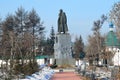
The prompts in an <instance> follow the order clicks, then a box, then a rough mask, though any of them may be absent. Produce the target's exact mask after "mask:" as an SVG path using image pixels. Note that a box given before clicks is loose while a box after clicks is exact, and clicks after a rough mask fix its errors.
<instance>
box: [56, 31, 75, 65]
mask: <svg viewBox="0 0 120 80" xmlns="http://www.w3.org/2000/svg"><path fill="white" fill-rule="evenodd" d="M71 50H72V46H71V36H70V34H69V33H65V34H63V33H58V34H56V37H55V44H54V58H55V59H56V64H57V65H65V64H67V65H73V64H75V63H74V60H73V58H72V51H71Z"/></svg>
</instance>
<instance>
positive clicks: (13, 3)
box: [0, 0, 119, 42]
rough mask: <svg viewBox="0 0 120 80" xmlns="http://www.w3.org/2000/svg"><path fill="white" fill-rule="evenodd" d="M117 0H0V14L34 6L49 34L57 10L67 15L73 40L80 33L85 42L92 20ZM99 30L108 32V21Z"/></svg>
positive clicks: (54, 22) (55, 22) (54, 24)
mask: <svg viewBox="0 0 120 80" xmlns="http://www.w3.org/2000/svg"><path fill="white" fill-rule="evenodd" d="M118 1H119V0H0V8H1V9H0V16H1V18H2V19H3V20H4V18H5V17H6V16H7V14H8V13H10V14H11V13H12V14H14V12H15V11H16V10H17V8H19V7H20V6H22V7H23V8H25V10H28V11H30V10H31V9H32V8H34V9H35V10H36V11H37V13H38V14H39V16H40V17H41V20H42V21H44V26H45V27H46V34H48V35H49V32H50V29H51V26H53V27H54V29H55V31H57V19H58V14H59V10H60V9H63V11H64V12H65V13H66V15H67V20H68V22H67V24H68V28H69V33H70V34H71V36H72V40H74V38H75V36H77V35H82V37H83V40H84V41H85V42H86V41H87V37H88V35H89V34H91V29H92V26H93V21H95V20H98V19H100V17H101V15H102V14H105V15H108V14H109V11H110V10H111V9H112V6H113V4H114V3H116V2H118ZM101 32H102V33H103V34H104V33H106V32H108V22H106V24H105V25H104V26H103V27H102V29H101Z"/></svg>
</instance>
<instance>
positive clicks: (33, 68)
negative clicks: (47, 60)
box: [13, 61, 39, 75]
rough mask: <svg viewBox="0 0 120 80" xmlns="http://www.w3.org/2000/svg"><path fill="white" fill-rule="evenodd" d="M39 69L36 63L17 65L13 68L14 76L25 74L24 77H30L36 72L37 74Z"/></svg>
mask: <svg viewBox="0 0 120 80" xmlns="http://www.w3.org/2000/svg"><path fill="white" fill-rule="evenodd" d="M38 69H39V67H38V64H37V62H36V61H34V62H28V63H26V64H23V65H22V64H16V65H15V66H14V68H13V70H14V74H21V73H22V74H24V75H30V74H32V73H34V72H37V71H38Z"/></svg>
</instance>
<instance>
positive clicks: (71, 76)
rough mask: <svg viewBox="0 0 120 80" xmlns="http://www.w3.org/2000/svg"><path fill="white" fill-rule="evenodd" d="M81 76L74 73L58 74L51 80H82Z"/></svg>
mask: <svg viewBox="0 0 120 80" xmlns="http://www.w3.org/2000/svg"><path fill="white" fill-rule="evenodd" d="M80 78H81V77H80V75H78V74H76V73H74V72H56V73H55V74H54V75H53V77H52V79H51V80H82V79H80Z"/></svg>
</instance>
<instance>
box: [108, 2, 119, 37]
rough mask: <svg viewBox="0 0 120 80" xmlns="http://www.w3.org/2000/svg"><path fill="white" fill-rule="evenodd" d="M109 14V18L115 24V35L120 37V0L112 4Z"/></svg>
mask: <svg viewBox="0 0 120 80" xmlns="http://www.w3.org/2000/svg"><path fill="white" fill-rule="evenodd" d="M109 16H110V20H111V21H112V22H113V23H114V24H115V26H116V32H117V35H118V37H119V38H120V1H119V2H117V3H115V4H114V5H113V7H112V9H111V10H110V14H109Z"/></svg>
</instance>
